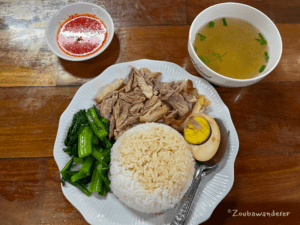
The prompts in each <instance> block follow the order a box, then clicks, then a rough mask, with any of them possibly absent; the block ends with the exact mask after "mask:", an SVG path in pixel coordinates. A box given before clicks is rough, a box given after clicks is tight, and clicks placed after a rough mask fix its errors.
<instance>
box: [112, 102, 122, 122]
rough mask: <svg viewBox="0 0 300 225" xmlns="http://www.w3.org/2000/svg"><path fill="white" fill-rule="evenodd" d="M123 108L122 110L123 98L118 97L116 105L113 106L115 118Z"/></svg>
mask: <svg viewBox="0 0 300 225" xmlns="http://www.w3.org/2000/svg"><path fill="white" fill-rule="evenodd" d="M121 110H122V105H121V100H120V99H118V100H117V103H116V105H115V106H114V107H113V115H114V117H115V119H116V118H118V117H119V116H120V114H121Z"/></svg>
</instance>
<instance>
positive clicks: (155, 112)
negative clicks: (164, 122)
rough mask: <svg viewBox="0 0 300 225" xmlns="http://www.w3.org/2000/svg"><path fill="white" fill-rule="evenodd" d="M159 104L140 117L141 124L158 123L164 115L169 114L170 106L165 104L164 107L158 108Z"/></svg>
mask: <svg viewBox="0 0 300 225" xmlns="http://www.w3.org/2000/svg"><path fill="white" fill-rule="evenodd" d="M158 105H159V102H158V103H156V104H155V105H154V106H153V107H152V108H151V109H149V111H148V112H147V113H146V114H144V115H143V116H141V117H140V122H141V123H144V122H157V121H158V120H160V119H161V118H162V117H163V116H164V115H166V114H168V113H169V111H170V110H171V108H170V106H168V105H167V104H163V105H162V106H158Z"/></svg>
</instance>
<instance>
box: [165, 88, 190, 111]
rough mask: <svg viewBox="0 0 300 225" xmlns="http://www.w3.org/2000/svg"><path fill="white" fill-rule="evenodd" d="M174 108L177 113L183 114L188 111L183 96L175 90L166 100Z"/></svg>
mask: <svg viewBox="0 0 300 225" xmlns="http://www.w3.org/2000/svg"><path fill="white" fill-rule="evenodd" d="M167 102H168V103H169V104H170V105H171V106H172V107H173V108H174V109H177V110H178V115H179V116H180V117H181V116H184V115H185V114H186V113H187V112H188V111H189V107H188V105H187V104H186V102H185V100H184V98H183V96H182V95H181V94H179V93H177V92H175V93H174V94H173V95H172V96H171V97H170V98H169V99H168V101H167Z"/></svg>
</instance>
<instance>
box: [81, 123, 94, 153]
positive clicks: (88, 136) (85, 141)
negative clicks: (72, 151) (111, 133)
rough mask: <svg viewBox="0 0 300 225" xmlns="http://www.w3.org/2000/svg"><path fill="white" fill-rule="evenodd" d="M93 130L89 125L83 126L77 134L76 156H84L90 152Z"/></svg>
mask: <svg viewBox="0 0 300 225" xmlns="http://www.w3.org/2000/svg"><path fill="white" fill-rule="evenodd" d="M92 138H93V131H92V129H91V128H90V127H89V126H84V128H83V130H82V132H81V133H80V134H79V135H78V156H79V158H84V157H87V156H89V155H90V154H91V153H92Z"/></svg>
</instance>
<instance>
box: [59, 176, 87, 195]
mask: <svg viewBox="0 0 300 225" xmlns="http://www.w3.org/2000/svg"><path fill="white" fill-rule="evenodd" d="M76 173H77V171H65V172H64V173H62V178H61V180H60V181H61V183H62V185H63V186H65V182H69V183H70V184H72V185H73V186H75V187H77V188H78V189H79V190H81V191H82V192H83V193H84V194H86V195H87V196H91V195H92V192H91V191H90V190H89V189H88V188H87V186H86V184H83V183H81V182H72V181H71V177H72V176H73V175H74V174H76Z"/></svg>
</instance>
